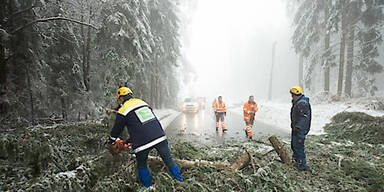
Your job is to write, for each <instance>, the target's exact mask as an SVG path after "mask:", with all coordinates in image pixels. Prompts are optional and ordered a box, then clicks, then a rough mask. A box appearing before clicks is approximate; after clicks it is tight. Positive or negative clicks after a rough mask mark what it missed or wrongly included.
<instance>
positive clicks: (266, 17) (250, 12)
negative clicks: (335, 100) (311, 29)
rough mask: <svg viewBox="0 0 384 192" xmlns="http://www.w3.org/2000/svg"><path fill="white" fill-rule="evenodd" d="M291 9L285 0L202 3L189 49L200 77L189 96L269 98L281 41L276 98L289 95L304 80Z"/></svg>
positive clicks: (190, 85)
mask: <svg viewBox="0 0 384 192" xmlns="http://www.w3.org/2000/svg"><path fill="white" fill-rule="evenodd" d="M286 10H287V9H286V4H285V3H284V1H281V0H271V1H253V0H242V1H241V2H240V3H239V2H238V1H236V0H226V1H220V0H208V1H199V2H198V5H197V9H196V12H195V14H194V17H193V22H192V23H191V26H190V28H189V31H188V33H187V34H186V35H187V38H190V45H189V46H188V47H185V51H186V53H187V54H186V57H187V59H188V60H189V62H190V63H191V65H192V66H193V69H194V72H195V74H194V75H195V79H193V80H192V81H191V82H189V83H188V84H187V85H186V86H185V87H184V91H185V92H184V94H185V95H186V96H207V97H208V98H213V97H216V96H218V95H222V96H223V97H224V98H225V100H231V101H234V102H239V101H244V100H246V99H247V97H248V96H249V95H255V97H256V98H259V99H266V98H267V97H268V85H269V81H270V72H271V66H272V46H273V43H274V42H276V57H275V58H276V60H275V66H274V69H273V75H274V78H273V83H272V84H273V92H272V93H273V98H282V97H287V96H289V95H288V94H287V93H288V91H287V90H288V89H289V87H290V86H293V85H296V84H297V82H298V79H297V75H296V74H297V61H298V59H297V57H296V55H295V53H294V52H293V51H292V49H291V47H292V46H291V42H290V30H291V29H290V23H289V20H288V18H287V13H286Z"/></svg>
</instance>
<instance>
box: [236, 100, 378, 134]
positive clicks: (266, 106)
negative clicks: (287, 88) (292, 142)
mask: <svg viewBox="0 0 384 192" xmlns="http://www.w3.org/2000/svg"><path fill="white" fill-rule="evenodd" d="M258 105H259V111H258V112H257V113H256V117H255V118H256V119H257V120H259V121H262V122H263V123H266V124H270V125H274V126H277V127H279V128H282V129H288V130H290V129H291V127H290V124H291V119H290V111H291V106H292V104H291V103H283V102H271V101H261V102H258ZM311 106H312V125H311V131H310V132H309V134H311V135H320V134H324V133H325V132H324V129H323V127H324V126H325V125H326V124H327V123H330V120H331V118H332V117H333V116H334V115H336V114H337V113H340V112H343V111H348V112H357V111H358V112H364V113H367V114H368V115H372V116H383V115H384V111H375V110H368V109H366V107H365V106H364V105H363V104H360V103H358V102H332V103H331V102H330V103H319V104H313V103H311ZM231 111H234V112H236V113H238V114H240V115H243V114H242V113H243V111H242V108H240V107H238V108H234V109H232V110H231Z"/></svg>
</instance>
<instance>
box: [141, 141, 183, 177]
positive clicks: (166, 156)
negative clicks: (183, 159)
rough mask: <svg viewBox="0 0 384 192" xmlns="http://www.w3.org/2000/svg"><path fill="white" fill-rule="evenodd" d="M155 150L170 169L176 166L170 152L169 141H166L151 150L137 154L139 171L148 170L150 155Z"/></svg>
mask: <svg viewBox="0 0 384 192" xmlns="http://www.w3.org/2000/svg"><path fill="white" fill-rule="evenodd" d="M153 148H155V149H156V150H157V152H158V153H159V155H160V157H161V159H162V160H163V162H164V163H165V165H166V166H167V167H168V168H171V167H174V166H176V163H175V161H174V160H173V159H172V156H171V152H170V151H169V147H168V140H165V141H162V142H160V143H158V144H156V145H155V146H153V147H151V148H148V149H146V150H143V151H140V152H138V153H136V161H137V168H138V169H139V170H140V169H145V168H147V160H148V154H149V152H150V151H151V150H152V149H153Z"/></svg>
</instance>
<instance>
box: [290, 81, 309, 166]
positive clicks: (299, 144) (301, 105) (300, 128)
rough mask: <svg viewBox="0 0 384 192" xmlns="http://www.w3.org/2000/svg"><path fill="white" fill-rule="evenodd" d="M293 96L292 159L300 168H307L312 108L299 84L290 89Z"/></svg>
mask: <svg viewBox="0 0 384 192" xmlns="http://www.w3.org/2000/svg"><path fill="white" fill-rule="evenodd" d="M289 92H290V93H291V96H292V108H291V129H292V132H291V148H292V151H293V154H292V160H293V161H294V163H295V165H296V166H297V168H298V169H299V170H306V168H307V162H306V155H305V146H304V142H305V137H306V135H307V134H308V132H309V130H310V128H311V120H312V110H311V105H310V103H309V98H308V97H306V96H304V95H303V89H302V88H301V87H299V86H295V87H292V88H291V89H290V91H289Z"/></svg>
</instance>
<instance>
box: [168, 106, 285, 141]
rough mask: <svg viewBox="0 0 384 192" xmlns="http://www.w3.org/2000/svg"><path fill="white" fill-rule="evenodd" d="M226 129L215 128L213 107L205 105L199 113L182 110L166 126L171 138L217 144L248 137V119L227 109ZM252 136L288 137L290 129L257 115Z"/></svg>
mask: <svg viewBox="0 0 384 192" xmlns="http://www.w3.org/2000/svg"><path fill="white" fill-rule="evenodd" d="M225 124H226V127H227V131H226V132H224V133H223V132H222V130H221V128H219V131H216V129H215V117H214V113H213V111H212V110H211V109H202V110H200V111H199V112H197V113H181V114H180V115H179V116H178V117H176V118H175V120H173V121H172V122H171V123H170V124H169V126H168V127H167V128H166V134H167V137H168V139H169V140H170V141H179V142H180V141H181V142H183V141H187V142H191V143H193V144H198V145H218V144H225V143H227V142H233V141H245V140H247V139H248V138H247V137H246V135H245V131H244V129H245V123H244V120H243V117H242V116H241V115H239V114H238V113H235V112H231V111H228V112H227V116H226V117H225ZM252 132H253V137H252V139H258V138H261V137H268V136H272V135H276V136H279V137H282V138H288V137H289V136H290V133H289V132H288V131H286V130H284V129H281V128H278V127H275V126H273V125H269V124H266V123H263V122H261V121H260V120H258V119H257V114H256V119H255V123H254V126H253V127H252Z"/></svg>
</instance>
